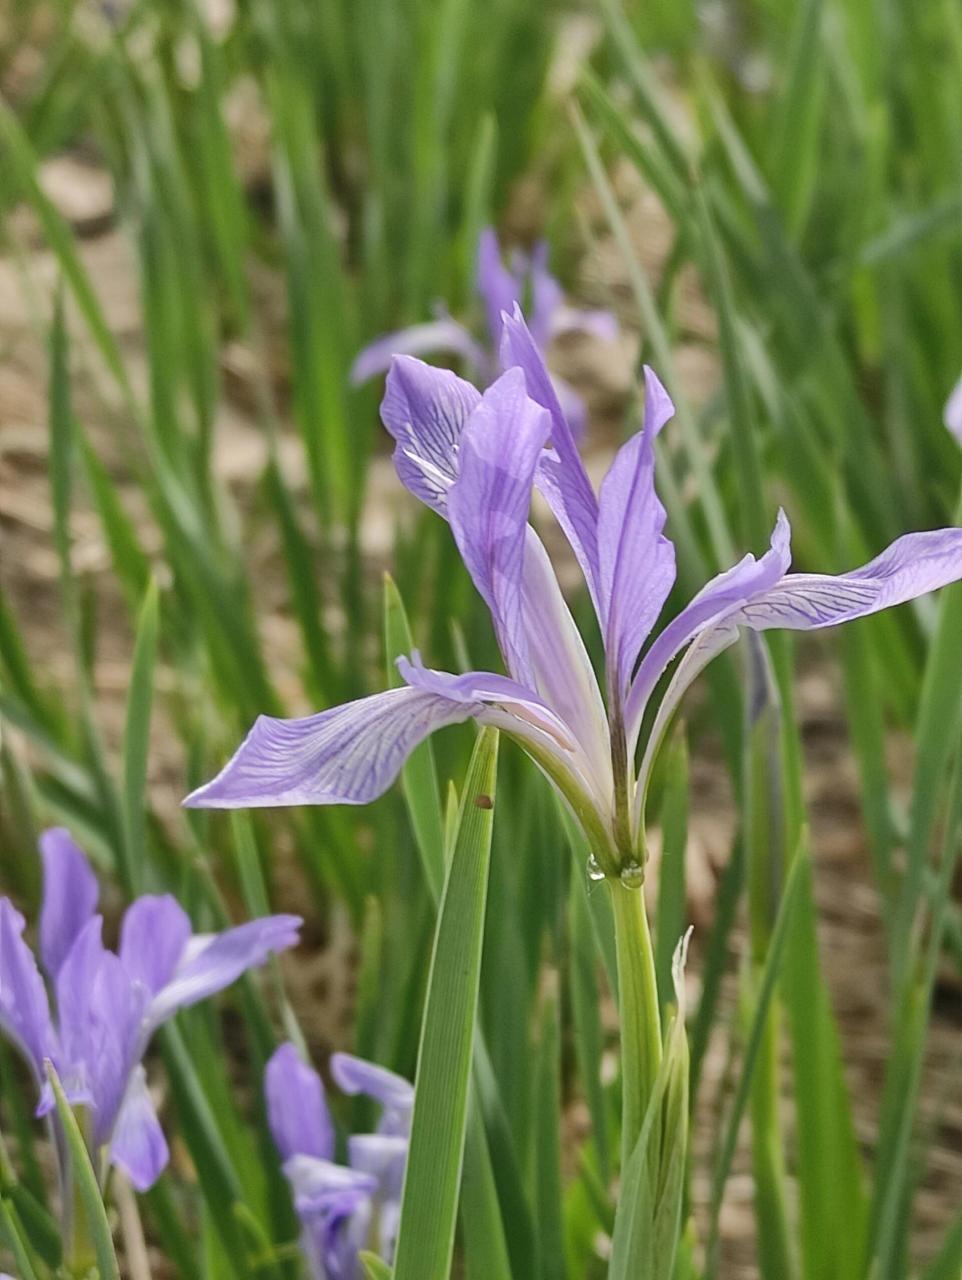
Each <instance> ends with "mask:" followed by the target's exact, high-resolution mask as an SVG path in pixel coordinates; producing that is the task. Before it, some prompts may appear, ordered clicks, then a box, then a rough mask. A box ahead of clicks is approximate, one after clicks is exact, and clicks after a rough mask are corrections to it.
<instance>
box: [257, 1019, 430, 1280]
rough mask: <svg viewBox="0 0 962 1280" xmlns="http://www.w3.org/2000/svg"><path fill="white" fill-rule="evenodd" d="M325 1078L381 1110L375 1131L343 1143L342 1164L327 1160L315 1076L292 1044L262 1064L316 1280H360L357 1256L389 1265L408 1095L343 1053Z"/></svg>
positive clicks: (329, 1140) (326, 1126) (328, 1124)
mask: <svg viewBox="0 0 962 1280" xmlns="http://www.w3.org/2000/svg"><path fill="white" fill-rule="evenodd" d="M331 1075H332V1076H333V1077H334V1080H335V1083H336V1084H337V1085H338V1087H339V1088H340V1089H342V1090H343V1091H344V1092H345V1093H350V1094H357V1093H363V1094H366V1095H367V1096H368V1097H369V1098H373V1099H374V1100H375V1101H376V1102H378V1103H380V1104H381V1119H380V1122H379V1124H378V1127H377V1130H376V1132H375V1133H364V1134H353V1135H352V1136H351V1137H350V1138H349V1139H348V1144H347V1152H348V1164H347V1165H346V1166H345V1165H340V1164H336V1163H335V1162H334V1125H333V1123H332V1121H331V1117H330V1113H329V1112H328V1109H327V1103H326V1101H325V1097H324V1086H323V1084H322V1083H321V1078H320V1076H319V1075H318V1074H317V1072H316V1071H314V1069H313V1068H312V1067H309V1066H308V1065H307V1064H306V1063H305V1062H304V1061H303V1060H302V1059H301V1057H300V1055H299V1053H298V1051H297V1049H296V1048H295V1047H294V1045H292V1044H283V1045H281V1047H280V1048H279V1049H278V1050H277V1051H276V1053H275V1054H274V1056H273V1057H272V1058H271V1060H270V1062H269V1063H268V1064H267V1074H266V1079H265V1085H264V1088H265V1093H266V1096H267V1116H268V1121H269V1123H270V1127H271V1133H272V1134H273V1136H274V1143H275V1145H276V1146H277V1149H278V1151H279V1152H280V1156H281V1159H282V1160H283V1162H284V1173H285V1175H286V1177H287V1180H288V1182H289V1183H290V1186H291V1191H292V1193H293V1196H294V1206H295V1208H296V1210H297V1215H298V1218H299V1219H300V1222H301V1228H302V1234H301V1241H302V1245H303V1249H304V1254H305V1256H306V1257H307V1259H308V1262H309V1263H310V1266H311V1271H312V1274H313V1276H314V1277H315V1280H359V1278H360V1276H361V1274H362V1273H361V1269H360V1263H359V1260H358V1254H359V1252H360V1251H361V1250H363V1249H371V1250H373V1251H374V1252H375V1253H377V1254H378V1255H379V1256H380V1257H381V1258H383V1259H384V1261H385V1262H386V1263H387V1264H388V1265H389V1266H390V1264H391V1263H392V1261H393V1259H394V1246H395V1243H396V1240H397V1228H398V1222H399V1219H400V1211H401V1190H402V1186H403V1183H404V1164H405V1161H406V1159H407V1151H408V1137H409V1134H410V1130H411V1108H412V1106H413V1105H414V1089H413V1087H412V1086H411V1085H410V1084H409V1083H408V1082H407V1080H404V1079H402V1078H401V1077H400V1076H396V1075H395V1074H394V1073H393V1072H391V1071H388V1070H386V1069H385V1068H384V1067H379V1066H376V1065H375V1064H374V1063H371V1062H365V1061H364V1060H363V1059H362V1058H354V1057H352V1056H351V1055H350V1054H347V1053H336V1054H334V1056H333V1057H332V1058H331Z"/></svg>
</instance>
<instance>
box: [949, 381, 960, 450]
mask: <svg viewBox="0 0 962 1280" xmlns="http://www.w3.org/2000/svg"><path fill="white" fill-rule="evenodd" d="M945 425H946V426H947V427H948V429H949V430H950V431H951V432H952V434H953V435H954V436H955V438H956V440H958V442H959V444H962V378H959V380H958V382H957V383H956V384H955V386H954V387H953V388H952V394H951V395H950V396H949V398H948V400H947V401H946V405H945Z"/></svg>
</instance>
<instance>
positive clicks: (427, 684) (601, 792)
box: [398, 637, 611, 811]
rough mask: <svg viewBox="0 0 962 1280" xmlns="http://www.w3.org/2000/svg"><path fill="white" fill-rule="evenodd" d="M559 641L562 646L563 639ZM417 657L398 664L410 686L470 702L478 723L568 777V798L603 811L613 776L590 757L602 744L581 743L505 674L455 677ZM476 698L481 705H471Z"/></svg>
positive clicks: (553, 773)
mask: <svg viewBox="0 0 962 1280" xmlns="http://www.w3.org/2000/svg"><path fill="white" fill-rule="evenodd" d="M529 638H530V637H529ZM559 643H563V641H561V640H560V638H559ZM412 657H414V658H415V662H409V661H407V660H406V659H403V658H402V659H400V660H399V662H398V668H399V670H400V671H401V674H402V676H403V677H404V679H405V680H407V681H408V682H409V683H410V684H412V685H414V686H416V687H418V688H425V689H430V690H433V691H435V692H438V693H443V694H444V696H446V697H449V698H453V699H464V700H466V703H467V704H469V705H473V706H474V708H475V709H474V712H473V715H474V718H475V720H476V721H477V722H478V724H482V725H491V726H492V727H493V728H495V729H499V730H501V732H502V733H506V734H509V735H510V736H511V737H512V738H514V739H515V740H516V741H517V742H518V743H519V744H520V745H521V746H522V747H523V748H524V749H525V750H526V751H527V752H528V754H529V755H530V756H531V757H532V758H533V759H534V760H535V762H536V763H537V764H538V766H539V767H540V768H542V769H543V770H544V771H545V772H546V774H547V776H548V777H549V778H551V779H552V781H554V782H555V783H559V781H560V780H562V779H563V781H564V787H563V788H562V789H563V790H564V792H565V794H566V795H567V796H568V798H569V799H570V798H571V797H572V796H573V795H577V796H579V797H584V798H585V799H586V800H587V802H588V803H590V804H591V805H592V806H593V807H594V808H596V809H598V810H599V811H603V810H604V808H605V806H606V805H607V803H608V801H609V800H610V796H611V785H610V772H609V773H606V769H607V763H605V764H602V765H601V766H600V767H598V763H597V760H595V759H590V758H589V756H588V749H589V748H590V746H591V743H593V742H595V741H596V740H597V739H596V737H595V736H594V735H592V736H590V737H589V738H588V739H587V740H586V742H584V743H583V742H581V741H579V740H578V738H577V736H576V735H575V734H574V733H573V732H572V729H571V727H570V726H569V725H568V724H566V723H565V722H564V721H563V720H561V719H560V718H559V717H558V715H557V714H556V713H555V712H554V711H553V710H552V709H551V708H550V707H549V706H547V704H546V703H545V701H544V700H543V699H542V698H541V697H540V696H539V695H538V694H536V693H535V692H534V691H532V690H530V689H527V688H525V686H524V685H521V684H518V683H517V682H516V681H514V680H511V679H509V678H508V677H506V676H498V675H495V674H494V673H493V672H490V671H471V672H468V673H467V674H466V675H461V676H455V675H452V674H451V673H450V672H447V671H434V670H431V669H430V668H427V667H424V666H422V665H420V662H419V660H418V659H417V655H416V654H415V655H412ZM473 698H476V699H477V701H476V702H472V701H471V700H472V699H473ZM606 723H607V722H606ZM549 765H550V768H548V766H549ZM606 777H607V779H608V780H607V782H606V781H604V779H605V778H606ZM599 779H602V780H601V781H599Z"/></svg>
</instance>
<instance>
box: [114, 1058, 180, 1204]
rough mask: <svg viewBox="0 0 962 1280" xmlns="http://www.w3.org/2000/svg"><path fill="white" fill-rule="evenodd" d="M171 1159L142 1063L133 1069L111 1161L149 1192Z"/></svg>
mask: <svg viewBox="0 0 962 1280" xmlns="http://www.w3.org/2000/svg"><path fill="white" fill-rule="evenodd" d="M169 1159H170V1150H169V1148H168V1146H167V1139H166V1138H165V1137H164V1131H163V1129H161V1127H160V1121H159V1120H158V1119H157V1112H156V1111H155V1110H154V1104H153V1101H152V1100H151V1097H150V1092H149V1090H148V1088H147V1076H146V1074H145V1072H144V1069H143V1067H142V1066H137V1067H135V1068H134V1071H133V1074H132V1075H131V1078H130V1083H129V1084H128V1086H127V1093H126V1095H125V1097H124V1101H123V1104H122V1106H121V1108H120V1112H119V1113H118V1115H117V1122H116V1124H115V1126H114V1131H113V1135H112V1137H111V1139H110V1162H111V1164H115V1165H117V1166H118V1167H119V1168H121V1169H123V1171H124V1172H125V1173H126V1174H127V1177H128V1178H129V1179H130V1181H131V1184H132V1185H133V1187H134V1188H135V1190H137V1191H149V1190H150V1188H151V1187H152V1186H153V1185H154V1183H155V1182H156V1181H157V1179H158V1178H159V1177H160V1175H161V1174H162V1173H163V1171H164V1169H166V1167H167V1161H168V1160H169Z"/></svg>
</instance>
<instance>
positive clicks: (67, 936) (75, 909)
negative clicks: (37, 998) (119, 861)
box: [40, 827, 100, 978]
mask: <svg viewBox="0 0 962 1280" xmlns="http://www.w3.org/2000/svg"><path fill="white" fill-rule="evenodd" d="M40 856H41V858H42V859H43V906H42V907H41V910H40V955H41V956H42V958H43V963H44V967H45V968H46V970H47V972H48V973H49V974H50V976H51V978H56V976H57V974H58V973H59V972H60V966H61V965H62V964H63V962H64V960H65V959H66V958H67V952H68V951H69V950H70V948H71V947H72V946H73V944H74V941H75V940H76V938H77V936H78V934H79V933H80V932H81V930H82V929H83V927H84V926H85V925H86V924H87V922H88V921H89V920H90V918H91V916H92V915H93V913H94V911H95V910H96V909H97V899H98V898H99V896H100V890H99V888H98V885H97V877H96V876H95V875H94V873H93V871H91V869H90V864H89V863H88V861H87V859H86V858H85V857H84V855H83V853H82V851H81V850H80V849H79V848H78V847H77V845H76V844H75V843H74V841H73V840H72V839H71V837H70V833H69V832H68V831H66V830H64V828H63V827H52V828H51V829H50V830H49V831H44V832H43V833H42V835H41V836H40Z"/></svg>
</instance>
